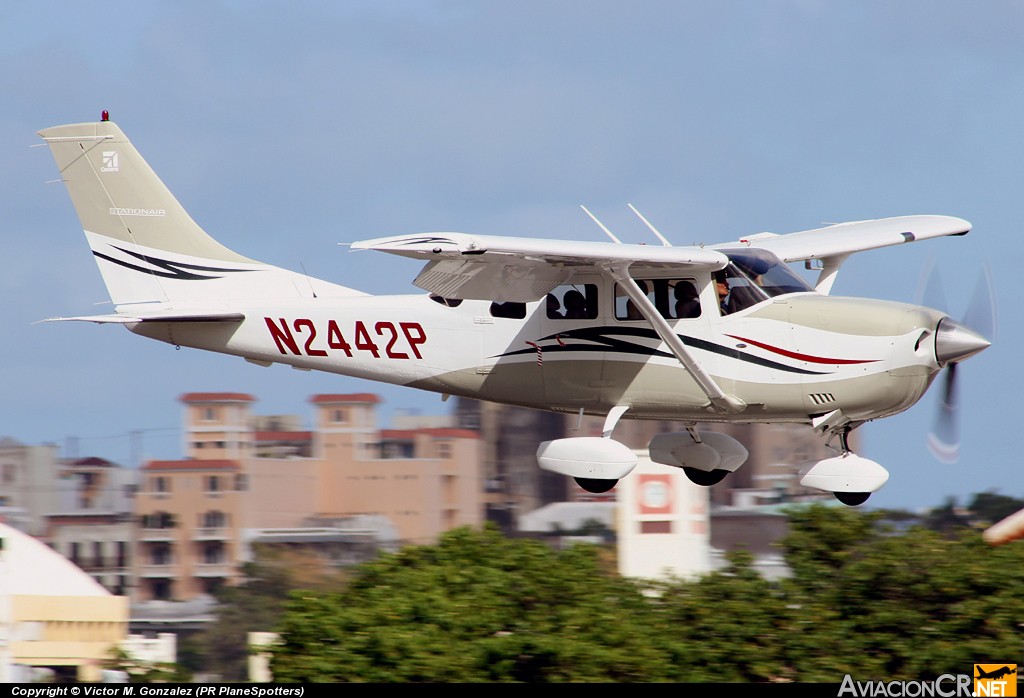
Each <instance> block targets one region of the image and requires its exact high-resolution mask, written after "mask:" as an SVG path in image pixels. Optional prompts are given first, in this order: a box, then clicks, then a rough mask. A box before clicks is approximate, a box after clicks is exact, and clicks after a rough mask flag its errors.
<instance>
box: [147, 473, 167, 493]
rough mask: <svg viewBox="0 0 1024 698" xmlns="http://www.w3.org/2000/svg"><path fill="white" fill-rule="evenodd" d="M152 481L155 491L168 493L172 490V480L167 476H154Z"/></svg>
mask: <svg viewBox="0 0 1024 698" xmlns="http://www.w3.org/2000/svg"><path fill="white" fill-rule="evenodd" d="M152 483H153V491H154V492H162V493H166V492H170V491H171V481H170V480H169V479H168V478H166V477H163V476H159V477H155V478H153V480H152Z"/></svg>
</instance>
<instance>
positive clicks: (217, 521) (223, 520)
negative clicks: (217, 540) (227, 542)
mask: <svg viewBox="0 0 1024 698" xmlns="http://www.w3.org/2000/svg"><path fill="white" fill-rule="evenodd" d="M227 520H228V517H227V514H225V513H224V512H222V511H208V512H206V513H205V514H203V518H202V527H203V528H223V527H224V526H226V525H227Z"/></svg>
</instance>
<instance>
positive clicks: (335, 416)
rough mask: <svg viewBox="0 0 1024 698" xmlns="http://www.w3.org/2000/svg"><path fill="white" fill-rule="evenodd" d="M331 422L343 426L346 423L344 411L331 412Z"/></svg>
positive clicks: (346, 416)
mask: <svg viewBox="0 0 1024 698" xmlns="http://www.w3.org/2000/svg"><path fill="white" fill-rule="evenodd" d="M331 421H332V422H334V423H335V424H344V423H345V422H347V421H348V415H347V414H346V413H345V410H333V411H332V412H331Z"/></svg>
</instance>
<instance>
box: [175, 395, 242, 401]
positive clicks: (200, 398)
mask: <svg viewBox="0 0 1024 698" xmlns="http://www.w3.org/2000/svg"><path fill="white" fill-rule="evenodd" d="M179 399H180V400H181V401H182V402H256V398H254V397H253V396H252V395H249V394H248V393H185V394H184V395H182V396H181V397H180V398H179Z"/></svg>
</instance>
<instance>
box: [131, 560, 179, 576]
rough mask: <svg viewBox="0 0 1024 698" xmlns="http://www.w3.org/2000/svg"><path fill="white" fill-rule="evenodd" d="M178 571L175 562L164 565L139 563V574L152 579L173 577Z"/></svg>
mask: <svg viewBox="0 0 1024 698" xmlns="http://www.w3.org/2000/svg"><path fill="white" fill-rule="evenodd" d="M178 572H179V570H178V566H177V565H176V564H174V563H173V562H168V563H166V564H162V565H139V576H140V577H146V578H150V579H152V578H159V579H173V578H174V577H177V576H178Z"/></svg>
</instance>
